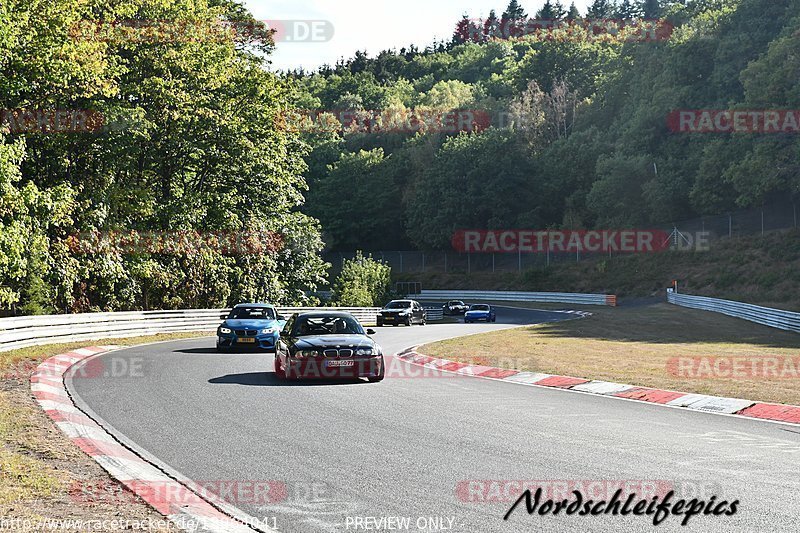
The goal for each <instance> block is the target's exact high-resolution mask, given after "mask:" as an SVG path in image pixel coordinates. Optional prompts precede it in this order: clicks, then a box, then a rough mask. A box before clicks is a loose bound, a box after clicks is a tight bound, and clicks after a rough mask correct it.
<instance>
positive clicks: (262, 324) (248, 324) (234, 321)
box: [222, 318, 284, 329]
mask: <svg viewBox="0 0 800 533" xmlns="http://www.w3.org/2000/svg"><path fill="white" fill-rule="evenodd" d="M283 323H284V322H283V321H282V320H273V319H252V318H248V319H241V318H229V319H227V320H225V322H223V323H222V325H223V326H225V327H227V328H234V329H266V328H279V329H280V328H282V327H283Z"/></svg>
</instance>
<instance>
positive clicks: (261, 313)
mask: <svg viewBox="0 0 800 533" xmlns="http://www.w3.org/2000/svg"><path fill="white" fill-rule="evenodd" d="M228 318H232V319H239V320H275V310H274V309H273V308H271V307H235V308H233V309H231V313H230V314H229V315H228Z"/></svg>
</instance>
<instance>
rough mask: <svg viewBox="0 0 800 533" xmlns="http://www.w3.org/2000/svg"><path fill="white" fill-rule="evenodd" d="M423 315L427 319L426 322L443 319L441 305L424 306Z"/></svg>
mask: <svg viewBox="0 0 800 533" xmlns="http://www.w3.org/2000/svg"><path fill="white" fill-rule="evenodd" d="M425 317H426V318H427V319H428V322H430V321H434V322H436V321H437V320H442V319H444V311H443V310H442V308H441V307H426V308H425Z"/></svg>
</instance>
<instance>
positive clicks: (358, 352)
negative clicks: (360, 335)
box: [356, 348, 372, 355]
mask: <svg viewBox="0 0 800 533" xmlns="http://www.w3.org/2000/svg"><path fill="white" fill-rule="evenodd" d="M356 355H372V348H358V349H357V350H356Z"/></svg>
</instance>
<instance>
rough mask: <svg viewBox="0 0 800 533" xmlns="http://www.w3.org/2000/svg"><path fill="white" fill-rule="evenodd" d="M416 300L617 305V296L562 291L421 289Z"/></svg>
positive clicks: (415, 296)
mask: <svg viewBox="0 0 800 533" xmlns="http://www.w3.org/2000/svg"><path fill="white" fill-rule="evenodd" d="M414 298H416V299H418V300H486V301H503V302H539V303H565V304H583V305H610V306H612V307H615V306H616V305H617V297H616V296H614V295H609V294H573V293H563V292H517V291H434V290H423V291H420V293H419V294H416V295H414Z"/></svg>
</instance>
